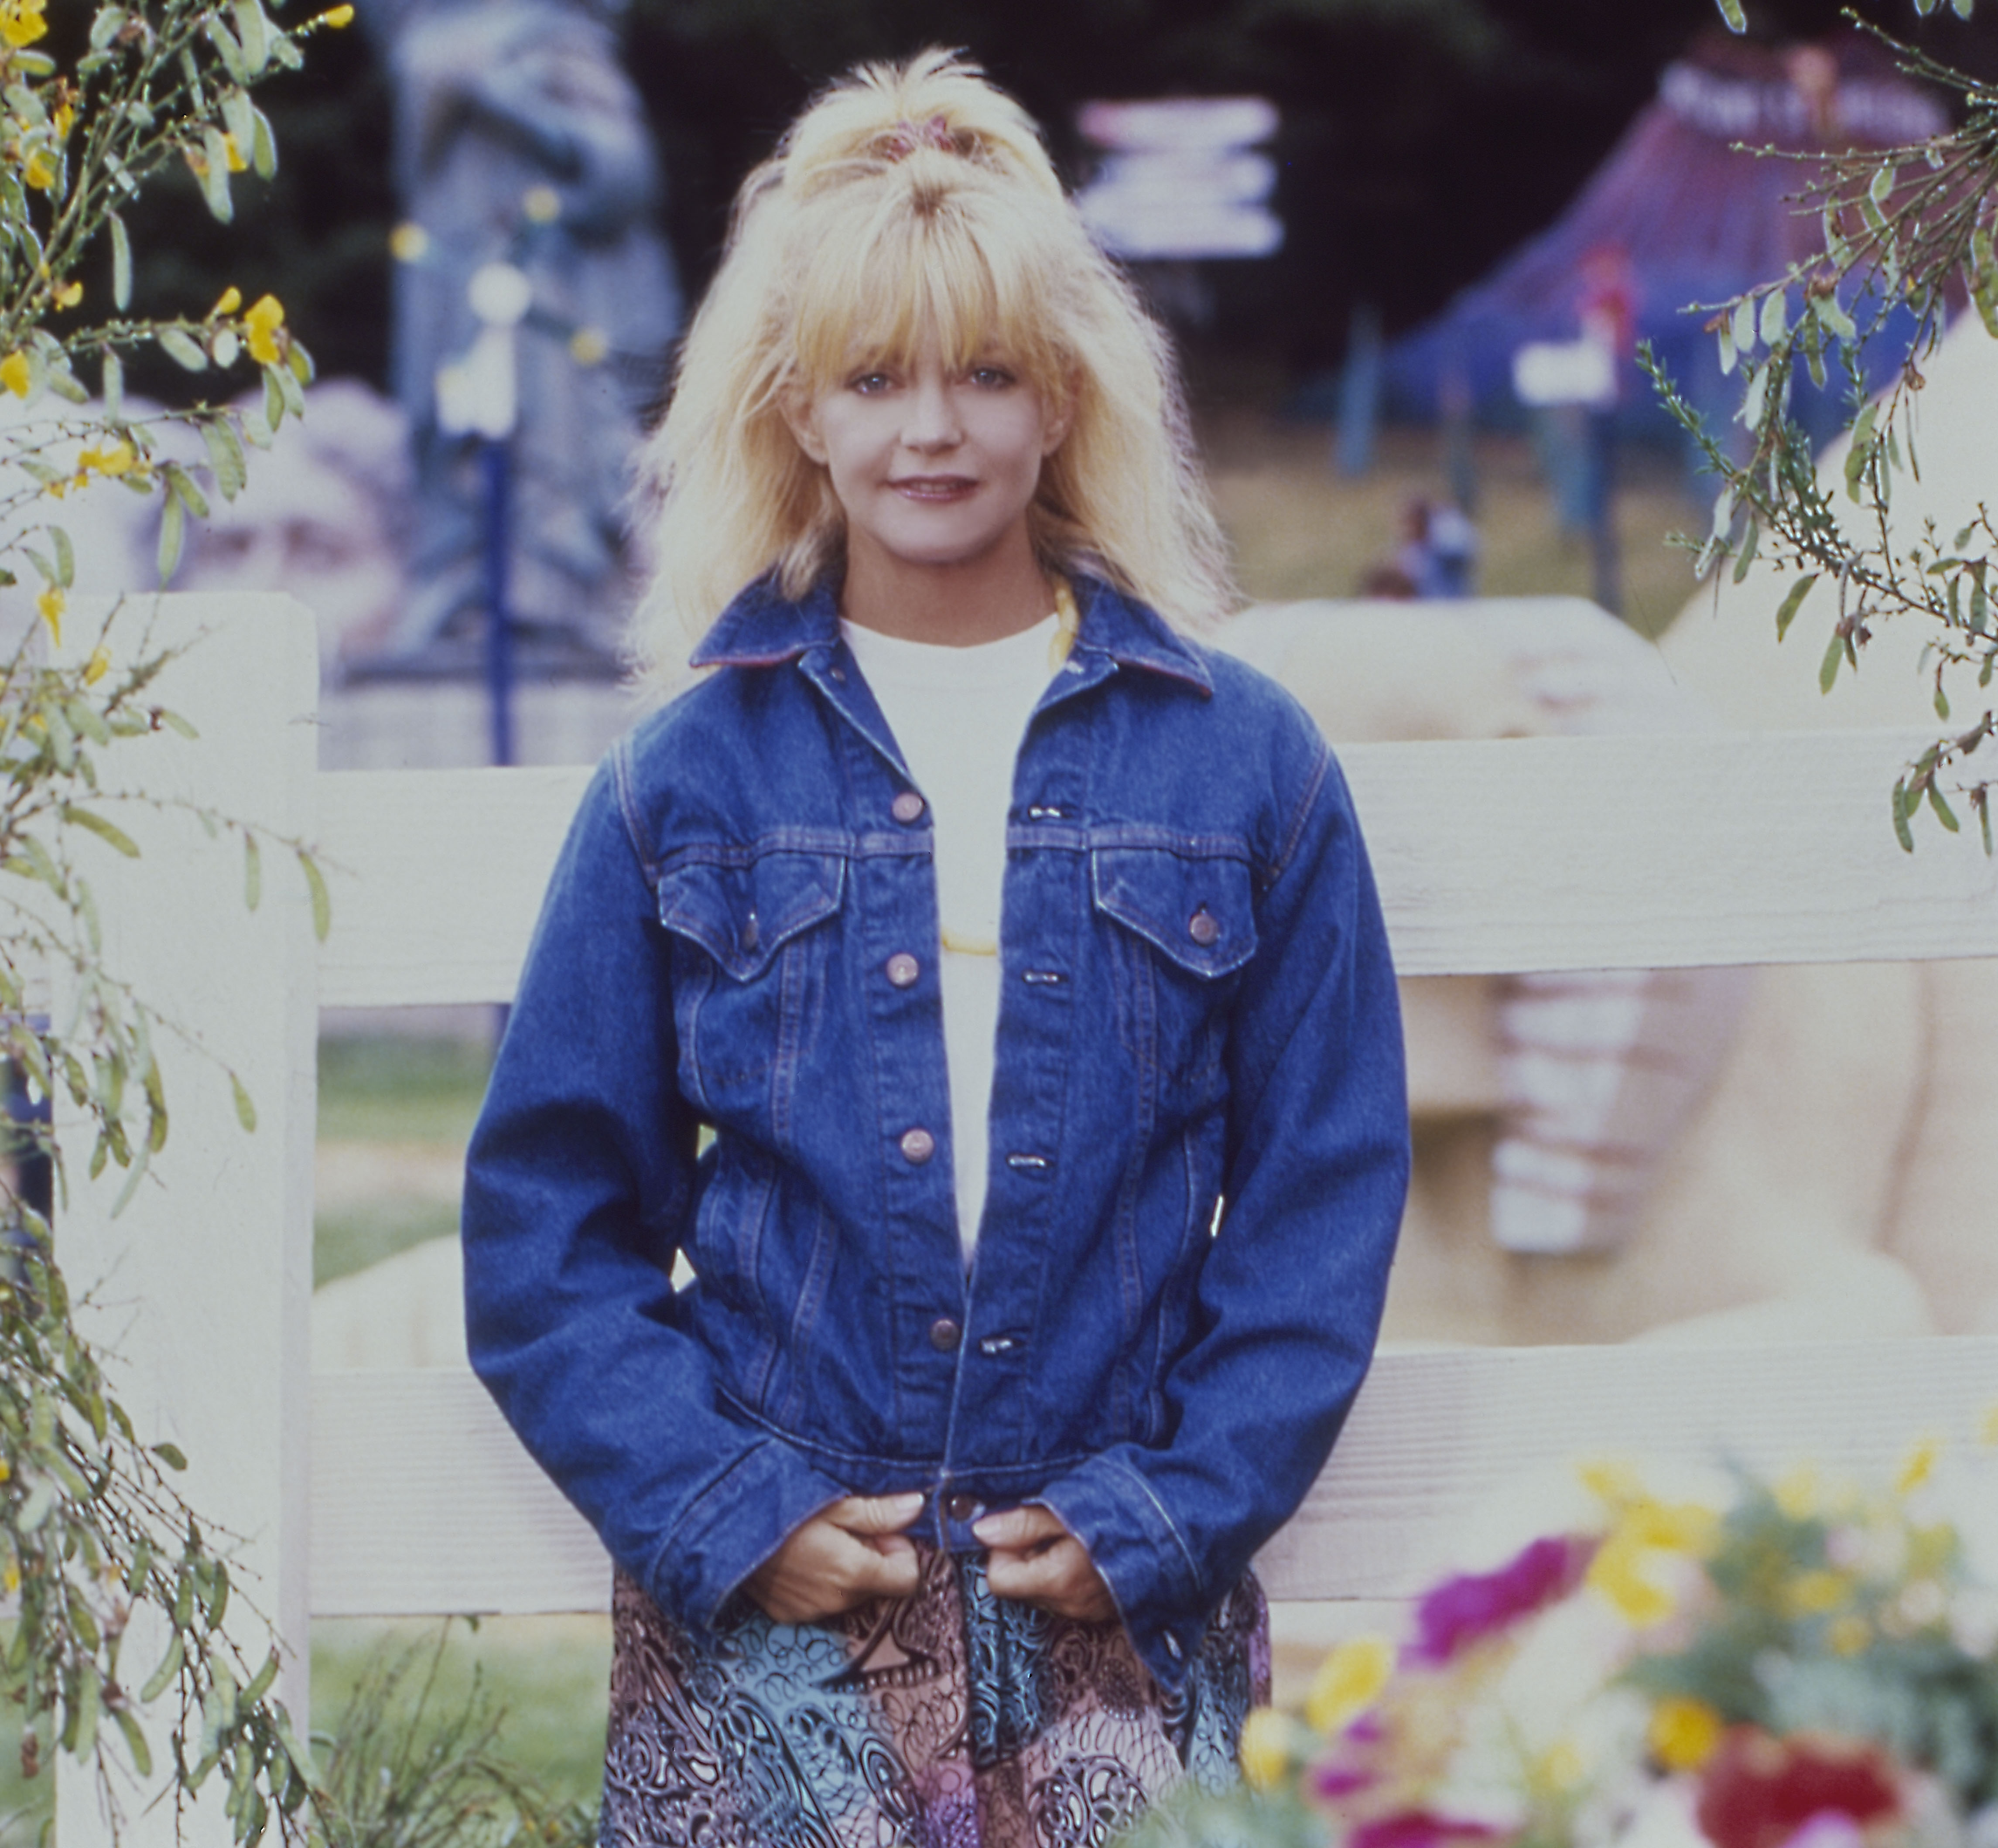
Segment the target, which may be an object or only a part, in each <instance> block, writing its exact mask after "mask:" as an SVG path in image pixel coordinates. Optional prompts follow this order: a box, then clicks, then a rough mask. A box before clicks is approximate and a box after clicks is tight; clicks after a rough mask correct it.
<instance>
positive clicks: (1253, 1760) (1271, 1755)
mask: <svg viewBox="0 0 1998 1848" xmlns="http://www.w3.org/2000/svg"><path fill="white" fill-rule="evenodd" d="M1241 1753H1242V1775H1243V1777H1246V1779H1247V1780H1248V1781H1249V1784H1250V1788H1251V1789H1253V1790H1259V1791H1267V1790H1274V1789H1275V1788H1276V1787H1277V1784H1279V1783H1280V1782H1281V1781H1282V1778H1283V1775H1284V1772H1285V1771H1286V1770H1288V1769H1289V1768H1290V1763H1291V1722H1289V1720H1288V1719H1287V1718H1285V1717H1284V1715H1282V1714H1281V1713H1279V1712H1277V1709H1276V1708H1274V1707H1258V1708H1256V1710H1255V1711H1254V1712H1253V1713H1251V1714H1250V1715H1249V1717H1248V1718H1246V1720H1244V1721H1243V1722H1242V1746H1241Z"/></svg>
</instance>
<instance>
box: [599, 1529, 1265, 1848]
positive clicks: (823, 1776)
mask: <svg viewBox="0 0 1998 1848" xmlns="http://www.w3.org/2000/svg"><path fill="white" fill-rule="evenodd" d="M923 1551H924V1555H925V1556H924V1560H923V1574H922V1583H921V1589H920V1590H919V1591H918V1593H917V1594H916V1595H915V1596H914V1597H913V1598H901V1599H889V1598H883V1599H877V1600H876V1601H873V1602H872V1603H870V1604H866V1605H863V1606H862V1608H859V1610H856V1611H850V1612H849V1613H848V1614H847V1615H845V1616H844V1617H841V1618H835V1619H833V1620H832V1621H831V1622H827V1623H823V1624H780V1623H776V1622H772V1621H771V1620H770V1619H769V1618H767V1617H766V1616H765V1615H763V1614H762V1612H761V1611H758V1610H756V1609H755V1608H754V1607H752V1606H749V1605H748V1602H747V1601H746V1600H743V1601H740V1602H741V1606H742V1607H743V1608H742V1609H741V1611H740V1613H739V1614H738V1613H731V1615H730V1617H729V1618H728V1621H726V1622H724V1625H722V1627H721V1630H720V1632H719V1633H718V1634H717V1636H716V1637H715V1638H714V1639H712V1641H711V1642H710V1643H709V1644H707V1646H701V1645H700V1644H697V1643H696V1642H694V1641H693V1639H691V1638H690V1636H688V1635H687V1633H686V1632H685V1631H683V1629H681V1628H680V1627H679V1625H677V1624H676V1623H675V1622H673V1621H672V1619H671V1618H668V1617H667V1616H666V1615H665V1613H664V1612H662V1611H661V1610H660V1609H659V1606H658V1605H656V1604H654V1603H653V1602H652V1600H651V1599H650V1598H648V1597H647V1596H646V1595H645V1593H644V1592H642V1591H640V1590H639V1589H638V1587H637V1586H636V1585H635V1584H632V1583H631V1581H630V1580H627V1579H625V1578H624V1577H621V1576H620V1578H619V1580H618V1582H617V1594H616V1599H615V1602H614V1606H613V1612H614V1617H613V1622H614V1634H615V1656H614V1661H613V1664H612V1667H611V1677H610V1750H609V1754H608V1757H607V1762H606V1764H605V1767H604V1782H603V1821H602V1823H601V1826H600V1827H601V1834H600V1840H601V1842H602V1843H603V1848H680V1845H681V1844H683V1843H699V1844H701V1848H1081V1845H1082V1844H1091V1845H1094V1844H1098V1843H1108V1842H1109V1841H1111V1839H1113V1838H1114V1837H1115V1835H1116V1834H1117V1832H1118V1831H1119V1830H1120V1829H1123V1828H1125V1827H1126V1826H1129V1824H1130V1823H1131V1822H1132V1821H1134V1820H1135V1819H1136V1817H1137V1816H1138V1815H1139V1813H1140V1812H1142V1810H1143V1809H1144V1808H1145V1807H1146V1805H1147V1804H1149V1803H1150V1802H1151V1801H1153V1799H1154V1798H1156V1797H1158V1796H1160V1794H1163V1792H1164V1791H1167V1789H1169V1788H1170V1787H1171V1786H1172V1785H1174V1784H1177V1783H1178V1782H1179V1781H1180V1780H1181V1779H1182V1778H1185V1777H1193V1778H1195V1779H1198V1781H1200V1782H1201V1784H1205V1785H1206V1786H1208V1788H1222V1787H1224V1786H1225V1785H1227V1784H1231V1783H1232V1782H1233V1781H1234V1780H1235V1777H1236V1746H1237V1744H1238V1743H1239V1739H1240V1737H1241V1731H1242V1722H1243V1719H1244V1718H1245V1717H1246V1715H1247V1713H1248V1712H1249V1709H1250V1707H1251V1706H1253V1705H1256V1704H1257V1703H1259V1702H1260V1701H1267V1699H1268V1698H1269V1683H1270V1642H1269V1614H1268V1611H1267V1607H1266V1606H1265V1604H1264V1603H1263V1594H1262V1590H1261V1587H1259V1586H1258V1585H1257V1583H1256V1581H1255V1580H1254V1579H1253V1577H1249V1578H1245V1579H1244V1580H1243V1581H1242V1583H1241V1584H1239V1586H1237V1587H1236V1589H1235V1591H1234V1592H1233V1593H1232V1594H1231V1595H1230V1597H1229V1599H1228V1600H1227V1601H1226V1602H1225V1604H1223V1605H1222V1608H1221V1610H1220V1611H1219V1614H1218V1615H1216V1616H1215V1619H1214V1621H1213V1622H1212V1623H1211V1624H1210V1625H1208V1632H1207V1636H1206V1639H1205V1642H1203V1644H1202V1645H1201V1649H1200V1651H1199V1653H1198V1656H1196V1658H1195V1660H1194V1664H1193V1667H1192V1671H1191V1674H1190V1675H1189V1676H1188V1677H1187V1684H1186V1687H1185V1689H1184V1691H1183V1692H1182V1693H1180V1694H1177V1695H1174V1696H1171V1697H1168V1696H1167V1695H1166V1694H1164V1693H1163V1692H1162V1691H1160V1687H1159V1686H1158V1684H1156V1682H1155V1681H1154V1680H1153V1679H1152V1677H1151V1675H1150V1674H1149V1673H1148V1672H1147V1670H1146V1668H1145V1667H1144V1666H1143V1664H1142V1663H1140V1662H1139V1660H1138V1658H1137V1656H1136V1655H1135V1654H1134V1653H1133V1652H1132V1649H1131V1646H1130V1644H1129V1641H1128V1640H1127V1639H1125V1635H1124V1632H1123V1629H1122V1627H1121V1626H1120V1625H1117V1624H1115V1623H1101V1624H1097V1623H1077V1622H1072V1621H1070V1620H1069V1619H1067V1618H1059V1617H1052V1616H1049V1615H1047V1614H1046V1612H1044V1611H1037V1610H1035V1609H1033V1608H1031V1607H1029V1606H1028V1605H1025V1604H1014V1603H1010V1602H1003V1601H1001V1600H999V1599H997V1598H994V1597H993V1595H992V1594H991V1592H990V1590H989V1588H988V1587H987V1584H986V1580H985V1573H984V1569H983V1564H982V1563H981V1561H980V1556H978V1555H976V1554H959V1555H953V1554H950V1553H941V1552H936V1551H932V1550H930V1549H923Z"/></svg>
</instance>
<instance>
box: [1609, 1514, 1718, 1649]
mask: <svg viewBox="0 0 1998 1848" xmlns="http://www.w3.org/2000/svg"><path fill="white" fill-rule="evenodd" d="M1718 1525H1719V1522H1718V1520H1717V1518H1716V1516H1715V1515H1714V1512H1713V1510H1712V1509H1711V1508H1702V1507H1701V1506H1699V1504H1698V1503H1697V1502H1690V1501H1687V1502H1678V1503H1672V1504H1668V1503H1665V1502H1662V1501H1651V1500H1650V1499H1649V1498H1646V1499H1644V1500H1642V1501H1635V1502H1633V1503H1631V1504H1629V1505H1628V1506H1626V1508H1625V1510H1624V1512H1623V1518H1622V1519H1621V1520H1619V1522H1617V1524H1616V1528H1615V1530H1614V1531H1613V1532H1612V1533H1611V1534H1610V1535H1609V1539H1606V1540H1605V1541H1604V1542H1602V1546H1600V1547H1599V1548H1598V1549H1596V1554H1595V1558H1594V1559H1593V1560H1591V1561H1590V1562H1589V1566H1588V1578H1587V1582H1588V1584H1590V1585H1592V1586H1593V1587H1595V1590H1597V1591H1599V1592H1601V1593H1602V1595H1603V1596H1604V1597H1605V1598H1608V1599H1609V1601H1610V1603H1611V1604H1613V1606H1614V1607H1615V1608H1616V1611H1617V1614H1618V1615H1619V1616H1621V1617H1622V1618H1623V1620H1624V1622H1626V1623H1628V1624H1630V1625H1632V1626H1633V1628H1635V1629H1644V1628H1646V1627H1647V1626H1648V1625H1651V1624H1654V1623H1661V1622H1663V1621H1664V1619H1665V1618H1668V1617H1669V1616H1671V1614H1672V1611H1673V1610H1674V1609H1675V1604H1674V1601H1673V1598H1672V1595H1671V1592H1670V1591H1668V1590H1667V1589H1666V1588H1665V1587H1664V1585H1662V1584H1660V1583H1659V1582H1658V1580H1657V1579H1656V1578H1654V1577H1652V1576H1651V1570H1650V1569H1651V1567H1652V1566H1654V1563H1656V1560H1657V1556H1658V1555H1659V1554H1661V1553H1682V1554H1693V1555H1697V1554H1699V1553H1706V1552H1707V1551H1709V1550H1710V1549H1711V1548H1712V1546H1713V1539H1714V1535H1715V1533H1716V1529H1717V1528H1718Z"/></svg>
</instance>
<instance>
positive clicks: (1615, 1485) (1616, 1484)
mask: <svg viewBox="0 0 1998 1848" xmlns="http://www.w3.org/2000/svg"><path fill="white" fill-rule="evenodd" d="M1575 1473H1576V1474H1577V1475H1578V1476H1579V1477H1581V1486H1582V1487H1584V1488H1585V1489H1586V1490H1588V1492H1589V1494H1592V1495H1593V1496H1594V1497H1595V1498H1596V1499H1597V1500H1598V1501H1602V1502H1605V1503H1606V1504H1608V1505H1609V1507H1610V1508H1613V1509H1614V1510H1616V1511H1618V1512H1619V1513H1620V1512H1621V1511H1623V1509H1625V1508H1630V1507H1632V1506H1633V1505H1634V1504H1637V1502H1640V1501H1644V1500H1645V1499H1646V1497H1645V1494H1644V1483H1643V1482H1642V1481H1641V1480H1640V1479H1639V1477H1638V1475H1637V1471H1636V1470H1633V1469H1632V1468H1631V1467H1630V1465H1629V1464H1628V1463H1619V1462H1618V1461H1616V1459H1614V1458H1611V1457H1599V1458H1597V1459H1595V1461H1594V1462H1592V1463H1584V1464H1582V1465H1581V1467H1580V1468H1579V1469H1578V1470H1576V1472H1575Z"/></svg>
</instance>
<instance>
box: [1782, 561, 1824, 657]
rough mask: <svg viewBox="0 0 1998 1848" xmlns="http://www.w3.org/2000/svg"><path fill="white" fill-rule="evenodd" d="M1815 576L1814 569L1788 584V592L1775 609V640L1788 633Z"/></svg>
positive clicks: (1814, 581) (1808, 594) (1816, 575)
mask: <svg viewBox="0 0 1998 1848" xmlns="http://www.w3.org/2000/svg"><path fill="white" fill-rule="evenodd" d="M1817 577H1818V574H1817V572H1814V571H1813V572H1806V574H1805V575H1803V577H1801V578H1799V579H1797V581H1796V582H1795V583H1794V584H1792V585H1791V586H1790V594H1789V596H1786V597H1785V598H1784V599H1783V601H1782V605H1781V606H1779V607H1778V610H1777V611H1776V639H1777V641H1782V639H1783V637H1784V636H1785V634H1788V633H1789V627H1790V624H1791V623H1792V621H1794V620H1796V613H1797V611H1798V610H1799V609H1801V608H1802V607H1803V600H1804V599H1805V598H1806V597H1807V596H1810V592H1811V586H1812V585H1813V584H1815V583H1816V582H1817Z"/></svg>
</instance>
